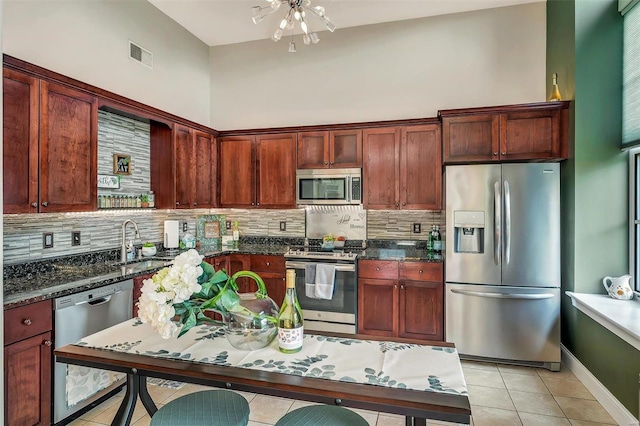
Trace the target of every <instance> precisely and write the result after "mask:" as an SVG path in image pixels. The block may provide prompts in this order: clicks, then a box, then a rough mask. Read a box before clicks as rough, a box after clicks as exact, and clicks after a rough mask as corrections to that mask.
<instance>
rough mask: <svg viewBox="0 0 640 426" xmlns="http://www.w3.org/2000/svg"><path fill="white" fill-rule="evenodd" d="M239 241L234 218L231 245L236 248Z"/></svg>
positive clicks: (236, 223)
mask: <svg viewBox="0 0 640 426" xmlns="http://www.w3.org/2000/svg"><path fill="white" fill-rule="evenodd" d="M239 243H240V228H238V221H237V220H236V221H234V222H233V246H234V247H236V248H237V247H238V244H239ZM294 272H295V271H294Z"/></svg>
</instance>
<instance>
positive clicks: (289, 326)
mask: <svg viewBox="0 0 640 426" xmlns="http://www.w3.org/2000/svg"><path fill="white" fill-rule="evenodd" d="M303 336H304V327H303V325H302V309H301V308H300V303H299V302H298V296H296V271H295V270H294V269H287V284H286V293H285V295H284V300H283V301H282V306H281V307H280V312H279V313H278V348H279V349H280V352H284V353H285V354H293V353H296V352H299V351H300V349H302V338H303Z"/></svg>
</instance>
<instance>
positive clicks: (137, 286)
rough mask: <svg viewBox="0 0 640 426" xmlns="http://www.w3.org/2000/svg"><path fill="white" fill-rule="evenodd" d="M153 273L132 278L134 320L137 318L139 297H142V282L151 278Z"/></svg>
mask: <svg viewBox="0 0 640 426" xmlns="http://www.w3.org/2000/svg"><path fill="white" fill-rule="evenodd" d="M154 274H155V272H153V273H151V274H145V275H140V276H137V277H134V278H133V316H134V318H135V317H137V316H138V301H139V300H140V296H142V286H143V285H144V280H146V279H149V278H151V277H153V275H154Z"/></svg>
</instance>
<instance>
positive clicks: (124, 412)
mask: <svg viewBox="0 0 640 426" xmlns="http://www.w3.org/2000/svg"><path fill="white" fill-rule="evenodd" d="M138 395H139V396H140V401H142V405H143V406H144V408H145V409H146V410H147V413H149V416H153V415H154V414H155V413H156V411H158V408H157V407H156V404H155V403H154V402H153V399H151V395H149V391H148V389H147V378H146V377H145V376H139V375H137V374H133V373H129V374H127V391H126V393H125V395H124V399H123V400H122V403H121V404H120V407H119V408H118V412H117V413H116V415H115V417H114V418H113V421H112V422H111V426H129V425H130V424H131V418H132V417H133V410H135V408H136V402H137V401H138Z"/></svg>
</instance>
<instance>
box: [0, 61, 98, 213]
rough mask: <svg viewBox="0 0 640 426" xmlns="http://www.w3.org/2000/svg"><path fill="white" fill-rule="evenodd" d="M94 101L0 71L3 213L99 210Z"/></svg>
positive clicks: (74, 92)
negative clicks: (0, 86) (0, 81)
mask: <svg viewBox="0 0 640 426" xmlns="http://www.w3.org/2000/svg"><path fill="white" fill-rule="evenodd" d="M97 105H98V103H97V98H95V97H94V96H91V95H89V94H87V93H84V92H81V91H79V90H74V89H71V88H69V87H66V86H62V85H58V84H55V83H50V82H48V81H45V80H40V79H37V78H35V77H31V76H29V75H27V74H23V73H21V72H18V71H14V70H10V69H7V68H4V69H3V149H4V153H3V179H4V212H5V213H36V212H68V211H90V210H95V209H96V208H97V148H98V146H97V135H98V108H97Z"/></svg>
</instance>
